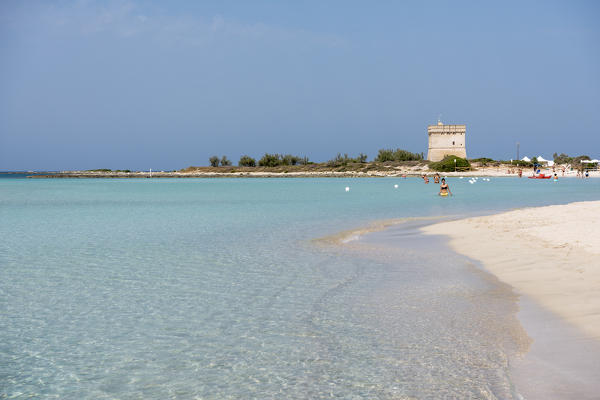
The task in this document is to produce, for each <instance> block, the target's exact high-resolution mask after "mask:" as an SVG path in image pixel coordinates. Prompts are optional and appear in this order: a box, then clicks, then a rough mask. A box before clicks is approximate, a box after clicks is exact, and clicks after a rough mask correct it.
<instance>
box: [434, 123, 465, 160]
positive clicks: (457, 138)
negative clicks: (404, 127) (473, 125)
mask: <svg viewBox="0 0 600 400" xmlns="http://www.w3.org/2000/svg"><path fill="white" fill-rule="evenodd" d="M466 132H467V126H466V125H444V124H442V122H441V121H438V123H437V125H429V126H428V127H427V134H428V135H429V150H428V151H427V159H428V160H429V161H440V160H442V159H443V158H444V157H445V156H448V155H451V156H458V157H461V158H467V149H466V147H465V134H466Z"/></svg>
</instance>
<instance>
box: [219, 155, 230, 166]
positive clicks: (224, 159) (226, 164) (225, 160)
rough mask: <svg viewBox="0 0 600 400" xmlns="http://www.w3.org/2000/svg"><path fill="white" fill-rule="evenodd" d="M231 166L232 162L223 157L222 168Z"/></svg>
mask: <svg viewBox="0 0 600 400" xmlns="http://www.w3.org/2000/svg"><path fill="white" fill-rule="evenodd" d="M230 165H231V161H229V159H228V158H227V156H223V157H222V158H221V167H229V166H230Z"/></svg>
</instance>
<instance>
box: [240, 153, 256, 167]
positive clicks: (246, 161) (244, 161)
mask: <svg viewBox="0 0 600 400" xmlns="http://www.w3.org/2000/svg"><path fill="white" fill-rule="evenodd" d="M238 166H239V167H256V160H255V159H254V158H252V157H250V156H241V157H240V161H238Z"/></svg>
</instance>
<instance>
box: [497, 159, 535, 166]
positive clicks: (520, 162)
mask: <svg viewBox="0 0 600 400" xmlns="http://www.w3.org/2000/svg"><path fill="white" fill-rule="evenodd" d="M502 163H503V164H510V165H514V166H515V167H533V163H532V162H531V161H523V160H512V161H503V162H502Z"/></svg>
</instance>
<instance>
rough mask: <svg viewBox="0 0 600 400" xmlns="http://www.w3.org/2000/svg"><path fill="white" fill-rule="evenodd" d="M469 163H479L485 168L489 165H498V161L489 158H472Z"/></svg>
mask: <svg viewBox="0 0 600 400" xmlns="http://www.w3.org/2000/svg"><path fill="white" fill-rule="evenodd" d="M469 162H472V163H479V164H480V165H481V166H483V167H485V166H487V165H489V164H493V163H496V161H495V160H494V159H493V158H488V157H481V158H472V159H470V160H469Z"/></svg>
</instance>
